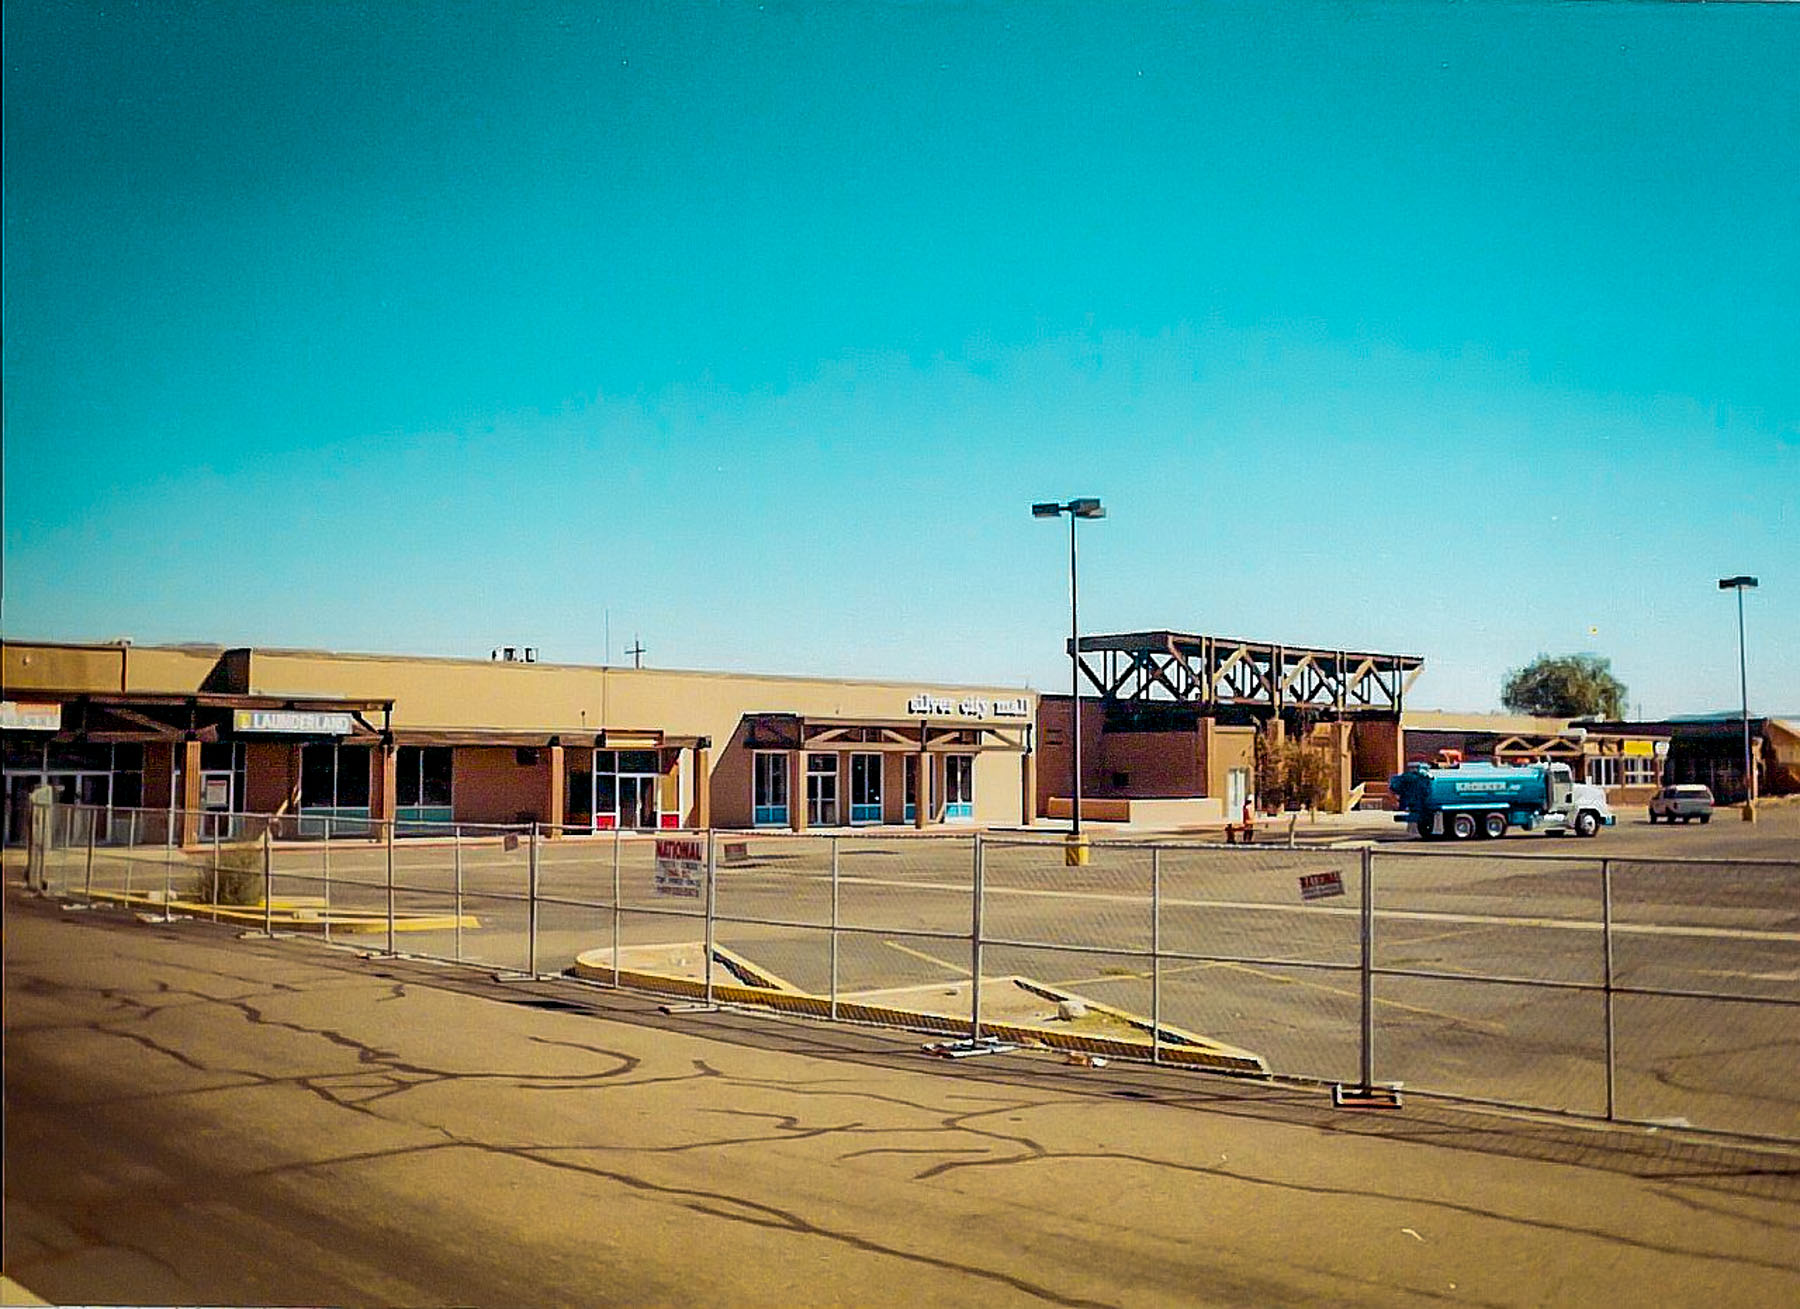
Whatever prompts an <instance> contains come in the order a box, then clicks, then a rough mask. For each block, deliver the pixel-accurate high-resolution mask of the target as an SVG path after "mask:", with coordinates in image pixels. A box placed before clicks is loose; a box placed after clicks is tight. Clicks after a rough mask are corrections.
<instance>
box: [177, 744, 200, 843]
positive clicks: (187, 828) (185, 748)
mask: <svg viewBox="0 0 1800 1309" xmlns="http://www.w3.org/2000/svg"><path fill="white" fill-rule="evenodd" d="M177 748H178V749H179V750H180V751H181V844H182V845H184V846H189V845H198V844H199V843H200V743H199V742H198V741H183V742H182V743H181V744H180V746H179V747H177Z"/></svg>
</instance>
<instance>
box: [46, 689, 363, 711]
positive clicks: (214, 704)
mask: <svg viewBox="0 0 1800 1309" xmlns="http://www.w3.org/2000/svg"><path fill="white" fill-rule="evenodd" d="M20 694H22V695H25V696H27V697H28V698H30V699H32V700H60V701H62V702H63V703H64V704H73V703H77V702H80V701H86V702H87V703H88V704H97V705H177V706H179V705H193V706H195V707H196V708H200V709H340V710H345V711H347V712H352V713H355V712H367V711H369V710H372V709H380V710H381V711H383V712H384V713H386V712H390V711H392V709H393V707H394V702H393V701H392V700H391V699H390V700H368V699H361V698H356V697H341V696H317V695H236V694H232V693H229V692H222V691H194V692H191V693H185V694H184V693H182V692H177V691H54V690H42V689H38V688H33V689H32V690H31V691H29V692H21V693H20Z"/></svg>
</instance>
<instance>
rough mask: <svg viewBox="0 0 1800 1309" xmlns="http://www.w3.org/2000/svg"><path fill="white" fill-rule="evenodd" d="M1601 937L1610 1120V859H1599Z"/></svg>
mask: <svg viewBox="0 0 1800 1309" xmlns="http://www.w3.org/2000/svg"><path fill="white" fill-rule="evenodd" d="M1600 937H1601V940H1602V941H1603V942H1604V945H1603V946H1602V950H1603V952H1604V962H1603V964H1602V973H1601V981H1602V983H1603V985H1604V986H1605V990H1604V992H1603V993H1602V994H1603V999H1604V1003H1605V1007H1606V1120H1607V1121H1608V1122H1611V1121H1612V1119H1613V1114H1614V1111H1615V1108H1616V1104H1615V1101H1614V1098H1613V1097H1614V1076H1615V1073H1616V1069H1617V1065H1616V1063H1615V1060H1614V1049H1613V927H1612V860H1610V859H1602V860H1601V861H1600Z"/></svg>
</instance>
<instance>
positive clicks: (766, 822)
mask: <svg viewBox="0 0 1800 1309" xmlns="http://www.w3.org/2000/svg"><path fill="white" fill-rule="evenodd" d="M751 772H752V775H753V778H754V780H753V783H752V795H751V809H752V818H753V821H754V822H755V823H756V825H757V826H758V827H785V826H786V825H787V821H788V757H787V755H785V754H782V753H779V752H776V751H759V752H758V753H757V754H755V755H753V756H752V763H751Z"/></svg>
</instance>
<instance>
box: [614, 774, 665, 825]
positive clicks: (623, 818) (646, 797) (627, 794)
mask: <svg viewBox="0 0 1800 1309" xmlns="http://www.w3.org/2000/svg"><path fill="white" fill-rule="evenodd" d="M658 780H659V779H658V778H657V777H656V776H655V775H654V774H652V775H648V776H646V775H644V774H640V773H621V774H620V775H619V816H618V824H619V826H620V827H635V828H637V829H638V830H639V831H644V830H652V829H654V828H656V827H657V826H658V825H660V823H661V821H662V819H661V815H660V814H659V813H658V811H657V795H656V793H657V790H658V789H659V788H658V787H657V782H658Z"/></svg>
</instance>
